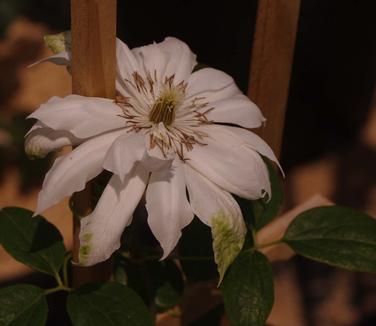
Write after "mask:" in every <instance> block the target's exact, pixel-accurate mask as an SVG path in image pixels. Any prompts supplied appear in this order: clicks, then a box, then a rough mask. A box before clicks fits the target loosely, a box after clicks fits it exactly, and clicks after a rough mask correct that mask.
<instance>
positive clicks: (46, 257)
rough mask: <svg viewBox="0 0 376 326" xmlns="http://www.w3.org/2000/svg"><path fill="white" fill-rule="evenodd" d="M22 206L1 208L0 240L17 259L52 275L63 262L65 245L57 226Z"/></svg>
mask: <svg viewBox="0 0 376 326" xmlns="http://www.w3.org/2000/svg"><path fill="white" fill-rule="evenodd" d="M32 216H33V212H32V211H29V210H27V209H24V208H18V207H6V208H3V209H1V210H0V244H1V245H3V247H4V249H5V250H6V251H7V252H8V253H9V254H10V255H11V256H12V257H13V258H15V259H16V260H18V261H19V262H21V263H23V264H25V265H28V266H29V267H31V268H34V269H36V270H38V271H40V272H43V273H47V274H50V275H52V276H55V275H56V274H57V273H58V272H59V270H60V268H61V267H62V265H63V263H64V256H65V247H64V243H63V238H62V236H61V234H60V232H59V231H58V229H57V228H56V227H55V226H54V225H52V224H51V223H49V222H48V221H47V220H46V219H44V218H43V217H41V216H35V217H32Z"/></svg>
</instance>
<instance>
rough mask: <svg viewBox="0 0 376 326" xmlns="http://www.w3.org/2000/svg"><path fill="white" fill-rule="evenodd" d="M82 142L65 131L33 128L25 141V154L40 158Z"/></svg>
mask: <svg viewBox="0 0 376 326" xmlns="http://www.w3.org/2000/svg"><path fill="white" fill-rule="evenodd" d="M81 141H82V140H80V139H78V138H76V137H74V136H73V135H72V134H71V133H70V132H67V131H55V130H53V129H51V128H47V127H40V128H35V129H33V130H32V131H31V132H29V133H28V135H27V137H26V140H25V152H26V154H27V155H28V156H31V157H37V158H42V157H45V156H46V155H47V154H48V153H50V152H51V151H54V150H58V149H60V148H62V147H64V146H72V145H78V144H79V143H81Z"/></svg>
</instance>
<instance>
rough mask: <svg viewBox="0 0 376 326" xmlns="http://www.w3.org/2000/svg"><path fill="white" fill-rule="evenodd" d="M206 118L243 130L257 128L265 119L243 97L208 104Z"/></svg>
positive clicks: (254, 106) (255, 107) (253, 105)
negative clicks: (242, 128)
mask: <svg viewBox="0 0 376 326" xmlns="http://www.w3.org/2000/svg"><path fill="white" fill-rule="evenodd" d="M208 106H209V107H210V108H213V109H212V110H210V111H209V112H208V113H207V114H206V117H207V118H208V120H210V121H214V122H223V123H231V124H236V125H239V126H242V127H245V128H258V127H260V126H261V125H262V123H263V122H265V121H266V119H265V118H264V117H263V115H262V113H261V111H260V109H259V108H258V107H257V106H256V104H254V103H253V102H251V101H250V100H249V98H248V97H247V96H245V95H237V96H235V97H231V98H228V99H224V100H219V101H215V102H210V103H209V105H208Z"/></svg>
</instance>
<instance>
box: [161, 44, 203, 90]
mask: <svg viewBox="0 0 376 326" xmlns="http://www.w3.org/2000/svg"><path fill="white" fill-rule="evenodd" d="M158 45H159V47H160V48H161V49H162V51H164V52H166V53H168V55H169V61H168V64H167V66H166V71H165V75H166V76H172V75H175V78H174V81H175V83H176V84H178V83H180V82H182V81H183V80H184V81H187V80H188V77H189V76H190V74H191V73H192V70H193V68H194V67H195V66H196V64H197V61H196V55H195V54H194V53H193V52H192V51H191V49H190V48H189V47H188V45H187V44H185V43H184V42H182V41H180V40H178V39H177V38H174V37H166V38H165V39H164V41H163V42H161V43H159V44H158Z"/></svg>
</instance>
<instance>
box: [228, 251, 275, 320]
mask: <svg viewBox="0 0 376 326" xmlns="http://www.w3.org/2000/svg"><path fill="white" fill-rule="evenodd" d="M221 291H222V294H223V299H224V302H225V309H226V313H227V315H228V318H229V320H230V322H231V325H232V326H251V325H252V326H264V325H265V321H266V319H267V317H268V316H269V313H270V311H271V309H272V306H273V302H274V285H273V273H272V268H271V265H270V263H269V261H268V260H267V258H266V257H265V256H264V255H263V254H261V253H259V252H257V251H244V252H242V253H241V254H240V255H239V256H238V257H237V258H236V259H235V261H234V263H233V264H232V265H231V266H230V268H229V270H228V271H227V273H226V276H225V278H224V279H223V282H222V285H221Z"/></svg>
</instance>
